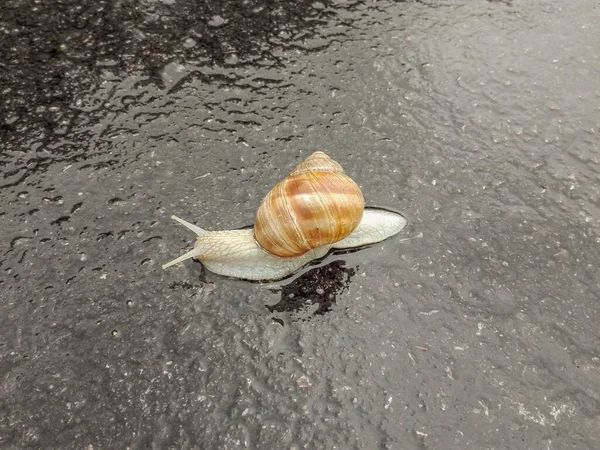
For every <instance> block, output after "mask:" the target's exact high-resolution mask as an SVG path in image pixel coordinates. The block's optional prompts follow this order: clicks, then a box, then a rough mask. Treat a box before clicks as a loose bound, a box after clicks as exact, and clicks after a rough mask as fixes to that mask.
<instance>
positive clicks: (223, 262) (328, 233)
mask: <svg viewBox="0 0 600 450" xmlns="http://www.w3.org/2000/svg"><path fill="white" fill-rule="evenodd" d="M171 218H172V219H173V220H175V221H177V222H179V223H180V224H182V225H184V226H185V227H187V228H188V229H189V230H191V231H193V232H194V233H196V235H197V237H198V238H197V240H196V244H195V245H194V248H193V249H192V250H191V251H189V252H187V253H185V254H184V255H182V256H180V257H179V258H176V259H174V260H173V261H170V262H168V263H167V264H164V265H163V266H162V267H163V269H166V268H167V267H170V266H172V265H175V264H179V263H180V262H182V261H185V260H187V259H189V258H195V259H197V260H199V261H200V262H202V264H203V265H204V266H205V267H206V268H207V269H208V270H210V271H211V272H215V273H217V274H220V275H225V276H229V277H234V278H242V279H246V280H278V279H282V278H285V277H287V276H289V275H291V274H293V273H294V272H296V271H297V270H298V269H300V268H301V267H303V266H305V265H306V264H307V263H309V262H310V261H312V260H315V259H319V258H322V257H323V256H325V255H326V254H327V253H328V252H329V251H330V250H331V249H350V248H357V247H363V246H365V245H368V244H373V243H376V242H380V241H383V240H384V239H387V238H389V237H391V236H393V235H395V234H397V233H398V232H400V231H401V230H402V229H403V228H404V226H405V225H406V223H407V222H406V219H405V218H404V217H402V216H401V215H400V214H397V213H395V212H391V211H388V210H384V209H378V208H369V207H367V208H365V206H364V199H363V195H362V193H361V191H360V188H359V187H358V185H357V184H356V183H355V182H354V181H353V180H352V179H351V178H350V177H348V176H347V175H346V174H345V173H344V172H343V169H342V167H341V166H340V165H339V164H338V163H337V162H335V161H334V160H332V159H331V158H330V157H329V156H327V155H326V154H325V153H323V152H315V153H313V154H312V155H311V156H309V157H308V158H307V159H306V160H304V161H303V162H302V163H300V165H298V166H297V167H296V168H295V169H294V170H293V171H292V172H291V173H290V174H289V175H288V177H287V178H286V179H284V180H283V181H282V182H280V183H279V184H277V185H276V186H275V187H274V188H273V189H272V190H271V191H270V192H269V193H268V194H267V195H266V196H265V198H264V199H263V201H262V202H261V204H260V206H259V208H258V211H257V213H256V220H255V222H254V227H253V228H251V229H240V230H227V231H207V230H204V229H202V228H200V227H198V226H196V225H193V224H191V223H189V222H186V221H185V220H183V219H180V218H179V217H177V216H171Z"/></svg>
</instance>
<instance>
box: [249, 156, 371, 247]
mask: <svg viewBox="0 0 600 450" xmlns="http://www.w3.org/2000/svg"><path fill="white" fill-rule="evenodd" d="M364 206H365V202H364V198H363V195H362V193H361V191H360V188H359V187H358V185H357V184H356V183H355V182H354V181H353V180H352V179H351V178H350V177H348V176H347V175H345V174H344V171H343V169H342V166H340V165H339V164H338V163H337V162H335V161H334V160H332V159H331V158H330V157H329V156H327V155H326V154H325V153H323V152H315V153H313V154H312V155H311V156H309V157H308V158H307V159H306V160H304V162H302V163H301V164H300V165H298V167H296V168H295V169H294V170H293V171H292V172H291V173H290V174H289V175H288V177H287V178H286V179H285V180H283V181H282V182H281V183H279V184H278V185H277V186H275V187H274V188H273V189H272V190H271V191H270V192H269V193H268V194H267V195H266V196H265V198H264V199H263V201H262V203H261V204H260V206H259V208H258V212H257V213H256V221H255V223H254V238H255V239H256V241H257V242H258V244H259V245H260V246H261V247H262V248H263V249H265V250H266V251H268V252H269V253H272V254H274V255H277V256H280V257H283V258H287V257H294V256H300V255H303V254H304V253H306V252H308V251H309V250H312V249H314V248H317V247H322V246H324V245H328V244H333V243H334V242H337V241H340V240H342V239H344V238H345V237H346V236H348V235H349V234H350V233H352V231H354V229H355V228H356V227H357V226H358V224H359V223H360V221H361V218H362V216H363V210H364Z"/></svg>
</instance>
